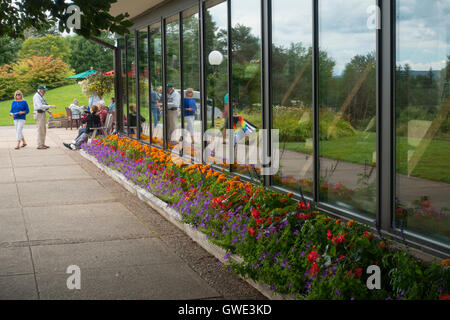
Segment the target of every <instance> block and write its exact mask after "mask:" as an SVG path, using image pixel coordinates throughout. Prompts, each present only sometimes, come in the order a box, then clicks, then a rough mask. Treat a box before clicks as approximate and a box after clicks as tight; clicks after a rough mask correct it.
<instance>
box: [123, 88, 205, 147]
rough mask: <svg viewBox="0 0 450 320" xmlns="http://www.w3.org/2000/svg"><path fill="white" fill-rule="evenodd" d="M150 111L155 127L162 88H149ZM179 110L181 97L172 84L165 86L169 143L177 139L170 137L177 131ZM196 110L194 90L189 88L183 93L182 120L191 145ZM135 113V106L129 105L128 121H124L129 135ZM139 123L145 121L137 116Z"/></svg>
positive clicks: (132, 127)
mask: <svg viewBox="0 0 450 320" xmlns="http://www.w3.org/2000/svg"><path fill="white" fill-rule="evenodd" d="M151 91H152V99H151V110H152V118H153V126H154V127H156V126H157V125H158V123H159V121H160V120H161V112H162V109H163V96H162V87H158V89H157V91H155V90H154V89H153V87H152V88H151ZM179 110H181V95H180V93H178V91H176V90H175V88H174V86H173V84H168V85H167V132H168V137H169V140H170V141H173V142H174V141H176V140H177V137H172V135H173V132H174V131H175V130H176V129H177V124H178V112H179ZM197 111H198V108H197V104H196V102H195V98H194V89H192V88H189V89H187V90H186V91H185V97H184V120H185V129H186V130H187V131H188V132H189V133H190V135H191V139H192V143H194V121H195V114H196V113H197ZM137 118H138V116H137V111H136V105H135V104H131V105H130V107H129V119H126V124H127V126H128V128H129V130H130V133H132V132H134V131H133V130H134V128H135V127H136V125H137ZM139 121H140V122H141V123H143V122H145V121H146V119H145V118H144V117H143V116H142V115H139Z"/></svg>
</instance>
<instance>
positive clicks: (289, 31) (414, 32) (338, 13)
mask: <svg viewBox="0 0 450 320" xmlns="http://www.w3.org/2000/svg"><path fill="white" fill-rule="evenodd" d="M396 1H397V20H398V24H397V33H398V38H397V48H398V51H397V64H402V65H404V64H405V63H409V64H410V65H411V68H412V70H420V71H426V70H429V69H430V67H432V68H433V69H434V70H440V69H442V68H444V67H445V61H446V59H447V58H446V57H447V55H450V0H426V1H423V0H422V1H420V0H396ZM260 2H261V1H259V0H246V1H235V2H234V5H233V7H232V8H233V11H232V22H233V25H236V24H237V23H241V24H244V25H246V26H249V27H251V28H252V30H254V34H255V35H257V36H260V29H261V26H260V24H261V22H260ZM272 3H273V8H272V15H273V35H272V37H273V41H274V43H275V44H276V45H278V46H280V45H282V46H286V47H287V46H289V45H290V44H291V43H292V42H302V43H303V44H304V45H306V46H310V45H311V43H312V8H311V0H275V1H272ZM374 4H375V0H320V1H319V45H320V48H321V50H324V51H326V52H327V53H328V55H329V56H330V57H331V58H333V59H334V60H335V62H336V66H335V70H334V74H335V75H341V74H342V72H343V70H344V68H345V66H346V64H347V63H349V62H350V61H351V59H352V58H353V57H354V56H355V55H357V54H363V55H366V54H368V53H370V52H375V49H376V32H375V30H374V29H370V28H369V27H368V21H370V18H371V14H372V13H371V12H368V8H369V7H370V6H373V5H374ZM211 12H212V13H213V16H214V19H215V21H216V22H217V24H218V26H219V27H222V28H226V21H227V14H226V5H224V4H221V5H219V6H217V7H215V8H214V9H212V10H211Z"/></svg>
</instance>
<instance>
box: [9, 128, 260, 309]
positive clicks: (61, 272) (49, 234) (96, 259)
mask: <svg viewBox="0 0 450 320" xmlns="http://www.w3.org/2000/svg"><path fill="white" fill-rule="evenodd" d="M75 134H76V130H73V131H70V130H65V129H50V130H48V139H47V145H49V146H50V147H51V148H50V149H49V150H37V149H36V129H35V127H33V126H26V127H25V129H24V135H25V138H26V139H27V142H28V146H27V147H26V148H23V149H21V150H14V149H13V148H14V146H15V143H16V142H15V141H14V140H15V131H14V128H13V127H0V300H2V299H173V300H178V299H264V297H263V296H262V295H261V294H260V293H259V292H258V291H256V290H255V289H253V288H252V287H250V286H249V285H248V284H247V283H246V282H244V281H242V280H241V279H240V278H239V277H237V276H234V275H232V274H230V273H228V272H226V271H224V270H222V268H221V267H219V266H218V261H217V260H216V259H215V258H214V257H212V256H211V255H209V254H208V253H207V252H206V251H204V250H203V249H202V248H200V247H199V246H198V245H197V244H195V243H194V242H193V241H192V240H191V239H190V238H189V237H187V236H186V235H185V234H184V233H183V232H182V231H180V230H179V229H177V228H176V227H174V226H173V225H172V224H170V223H169V222H167V221H166V220H165V219H164V218H162V217H161V216H160V215H159V214H158V213H156V212H155V211H153V210H152V209H150V208H149V207H148V206H147V205H146V204H144V203H143V202H141V201H139V200H138V199H137V198H136V197H134V196H132V195H131V194H130V193H128V192H127V191H125V189H123V188H122V187H120V186H119V185H118V184H117V183H115V182H114V181H113V180H112V179H110V178H109V177H107V176H106V175H104V174H103V173H102V172H101V171H100V170H98V169H97V168H96V167H95V166H94V165H93V164H91V163H90V162H88V161H87V160H85V159H84V158H82V157H81V156H80V155H79V154H78V152H74V151H69V150H67V149H65V148H64V147H63V146H62V142H63V141H64V142H69V141H71V140H72V139H73V137H74V135H75ZM70 265H76V266H79V267H80V269H81V290H69V289H68V288H67V284H66V282H67V279H68V277H69V276H70V274H67V273H66V271H67V268H68V267H69V266H70Z"/></svg>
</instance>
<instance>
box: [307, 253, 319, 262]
mask: <svg viewBox="0 0 450 320" xmlns="http://www.w3.org/2000/svg"><path fill="white" fill-rule="evenodd" d="M318 258H319V254H318V253H317V252H316V251H311V252H310V253H309V254H308V261H309V262H313V263H316V260H317V259H318Z"/></svg>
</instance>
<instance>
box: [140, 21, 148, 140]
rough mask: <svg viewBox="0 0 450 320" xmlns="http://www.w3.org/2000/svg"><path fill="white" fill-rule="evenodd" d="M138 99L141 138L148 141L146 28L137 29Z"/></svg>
mask: <svg viewBox="0 0 450 320" xmlns="http://www.w3.org/2000/svg"><path fill="white" fill-rule="evenodd" d="M138 34H139V42H138V47H139V48H138V50H139V100H140V117H139V118H140V121H141V139H142V140H143V141H144V142H147V143H150V107H149V73H148V42H147V28H145V29H142V30H140V31H139V33H138Z"/></svg>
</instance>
